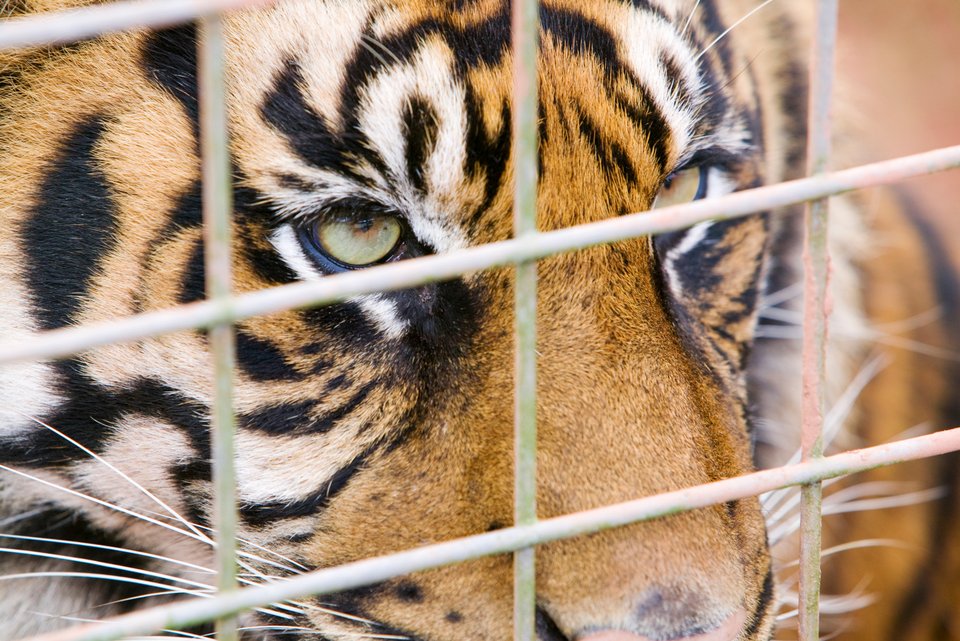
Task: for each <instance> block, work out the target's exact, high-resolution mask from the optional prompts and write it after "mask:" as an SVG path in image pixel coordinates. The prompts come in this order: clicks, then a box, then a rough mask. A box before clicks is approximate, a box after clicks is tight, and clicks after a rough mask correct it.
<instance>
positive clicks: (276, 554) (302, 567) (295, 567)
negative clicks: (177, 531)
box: [197, 525, 310, 572]
mask: <svg viewBox="0 0 960 641" xmlns="http://www.w3.org/2000/svg"><path fill="white" fill-rule="evenodd" d="M197 527H198V528H200V529H202V530H206V531H208V532H211V533H212V532H213V528H209V527H206V526H203V525H197ZM237 541H239V542H240V543H243V544H244V545H247V546H249V547H251V548H253V549H254V550H260V551H261V552H266V553H267V554H269V555H271V556H274V557H276V558H278V559H280V560H281V561H285V562H286V563H289V564H290V565H291V566H293V567H284V566H280V565H277V564H275V563H272V562H270V561H267V560H266V559H261V558H259V557H254V556H251V557H250V558H251V559H252V560H255V561H262V562H263V563H267V564H269V565H272V566H273V567H276V568H278V569H282V570H287V571H289V572H296V571H297V570H301V571H303V572H309V571H310V568H308V567H307V566H305V565H303V564H302V563H297V562H296V561H294V560H293V559H291V558H289V557H286V556H284V555H282V554H280V553H279V552H275V551H273V550H271V549H269V548H265V547H263V546H262V545H257V544H256V543H254V542H253V541H248V540H246V539H241V538H237Z"/></svg>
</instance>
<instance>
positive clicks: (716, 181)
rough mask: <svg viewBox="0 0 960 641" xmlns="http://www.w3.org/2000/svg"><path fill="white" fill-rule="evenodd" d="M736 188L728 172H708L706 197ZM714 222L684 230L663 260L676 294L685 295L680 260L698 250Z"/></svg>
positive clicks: (722, 193)
mask: <svg viewBox="0 0 960 641" xmlns="http://www.w3.org/2000/svg"><path fill="white" fill-rule="evenodd" d="M735 188H736V184H735V183H734V182H733V180H731V179H730V177H729V176H728V175H727V174H726V173H724V172H722V171H720V170H718V169H716V168H710V170H709V171H708V173H707V193H706V194H705V195H704V198H705V199H706V198H717V197H720V196H726V195H727V194H729V193H732V192H733V190H734V189H735ZM713 224H714V223H713V221H712V220H708V221H706V222H702V223H699V224H697V225H694V226H693V227H690V228H689V229H687V230H686V232H684V234H683V237H682V238H681V239H680V242H678V243H677V244H676V245H674V246H673V247H672V248H671V249H670V250H669V251H668V252H667V255H666V257H665V259H664V261H663V262H664V270H665V272H666V275H667V284H668V286H669V287H670V290H671V291H672V292H673V293H674V295H675V296H677V297H681V296H683V279H682V278H681V277H680V272H679V271H678V269H677V265H678V262H679V261H682V260H683V258H684V256H686V255H687V254H689V253H690V252H692V251H696V250H697V248H698V247H699V246H700V244H701V243H703V241H704V240H706V238H707V236H708V235H709V232H710V228H711V227H713Z"/></svg>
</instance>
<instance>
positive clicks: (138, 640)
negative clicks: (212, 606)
mask: <svg viewBox="0 0 960 641" xmlns="http://www.w3.org/2000/svg"><path fill="white" fill-rule="evenodd" d="M30 614H33V615H35V616H41V617H46V618H48V619H59V620H60V621H70V622H72V623H101V621H97V620H96V619H85V618H83V617H77V616H70V615H66V614H49V613H47V612H31V613H30ZM165 632H167V633H168V634H175V635H179V636H181V637H185V638H187V639H203V640H204V641H207V640H208V637H204V636H200V635H199V634H193V633H192V632H182V631H178V630H166V631H165ZM155 639H159V640H161V641H164V640H166V641H169V639H170V637H168V636H163V637H161V636H149V637H126V638H125V641H154V640H155Z"/></svg>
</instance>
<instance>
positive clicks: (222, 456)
mask: <svg viewBox="0 0 960 641" xmlns="http://www.w3.org/2000/svg"><path fill="white" fill-rule="evenodd" d="M200 32H201V38H200V52H199V67H200V68H199V88H200V132H201V141H200V148H201V155H202V176H203V218H204V250H205V259H204V261H205V268H206V287H207V297H208V298H209V299H211V300H212V301H214V302H216V303H219V304H222V305H225V306H226V305H230V300H229V297H230V290H231V278H232V276H231V252H230V212H231V211H232V209H233V203H232V187H231V180H230V153H229V147H228V137H227V136H228V134H227V111H226V86H225V79H224V36H223V22H222V19H221V17H220V16H212V17H209V18H204V19H202V20H201V21H200ZM209 342H210V349H211V352H212V355H213V369H214V371H213V375H214V396H213V408H212V413H211V429H212V430H213V434H212V439H211V440H212V445H211V447H212V456H213V487H214V509H213V523H214V528H215V530H216V567H217V590H218V591H219V592H224V593H229V592H232V591H234V590H236V588H237V563H236V555H237V550H236V531H237V502H236V471H235V468H234V432H235V430H236V425H235V418H234V414H233V374H234V361H235V343H234V332H233V326H232V325H231V324H229V323H226V324H222V325H216V326H214V327H212V328H211V329H210V333H209ZM237 628H238V625H237V620H236V618H234V617H227V618H223V619H220V620H218V621H217V623H216V630H217V639H218V640H219V641H237V639H238V630H237Z"/></svg>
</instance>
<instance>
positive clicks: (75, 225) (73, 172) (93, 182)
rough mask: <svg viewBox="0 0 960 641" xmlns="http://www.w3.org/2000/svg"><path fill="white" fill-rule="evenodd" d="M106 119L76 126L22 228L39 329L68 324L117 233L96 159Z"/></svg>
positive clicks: (107, 187) (106, 184)
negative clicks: (97, 146) (97, 147)
mask: <svg viewBox="0 0 960 641" xmlns="http://www.w3.org/2000/svg"><path fill="white" fill-rule="evenodd" d="M105 130H106V119H105V118H103V117H92V118H89V119H87V120H85V121H83V122H82V123H80V124H79V125H78V126H77V127H76V129H74V131H73V133H72V134H71V135H70V136H69V137H68V138H67V139H66V141H65V142H64V144H63V146H62V147H61V149H60V156H59V158H57V159H55V160H54V161H53V162H52V163H51V166H50V168H49V169H48V170H47V172H46V177H45V179H44V180H43V182H42V184H41V185H40V190H39V193H38V195H37V205H36V208H35V209H34V210H33V212H32V214H31V215H30V218H29V219H28V220H27V221H26V222H25V223H24V225H23V227H22V228H21V237H22V242H23V246H24V247H25V248H27V251H25V252H24V253H25V259H26V262H27V265H28V266H27V268H26V269H25V271H26V275H27V283H28V284H29V286H30V291H31V294H32V297H33V302H34V304H35V305H36V306H37V308H38V309H37V315H38V318H39V321H40V326H41V327H42V328H43V329H53V328H56V327H62V326H64V325H67V324H69V323H70V322H71V321H72V320H73V319H75V317H76V313H77V312H78V311H79V308H80V299H81V297H82V296H83V295H84V294H85V293H86V291H87V288H88V287H89V286H90V280H91V279H92V277H93V276H94V274H95V273H96V269H97V266H98V264H99V263H100V261H101V260H102V259H103V258H104V256H105V255H106V253H107V252H108V250H109V249H110V247H111V246H112V245H113V243H114V238H115V237H116V234H117V220H116V216H117V212H116V203H115V202H114V201H113V198H112V196H111V193H110V184H109V182H108V180H107V177H106V176H105V175H104V173H103V171H102V170H101V168H100V166H99V164H98V162H97V159H96V158H95V156H94V154H95V150H96V145H97V143H98V142H99V140H100V138H101V137H102V136H103V134H104V131H105Z"/></svg>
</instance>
